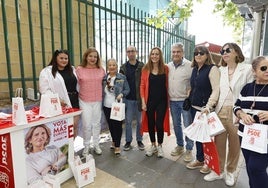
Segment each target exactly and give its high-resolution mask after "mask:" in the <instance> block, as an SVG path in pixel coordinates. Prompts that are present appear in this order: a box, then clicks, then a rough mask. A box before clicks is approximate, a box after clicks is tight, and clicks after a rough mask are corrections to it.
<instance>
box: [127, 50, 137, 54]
mask: <svg viewBox="0 0 268 188" xmlns="http://www.w3.org/2000/svg"><path fill="white" fill-rule="evenodd" d="M134 52H136V51H135V50H128V51H127V53H134Z"/></svg>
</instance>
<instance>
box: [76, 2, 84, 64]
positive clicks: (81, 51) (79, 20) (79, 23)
mask: <svg viewBox="0 0 268 188" xmlns="http://www.w3.org/2000/svg"><path fill="white" fill-rule="evenodd" d="M77 8H78V11H77V14H78V15H77V16H78V27H79V28H78V37H79V55H80V56H79V57H80V61H79V62H81V61H82V53H83V49H82V31H81V24H82V23H81V3H80V1H77Z"/></svg>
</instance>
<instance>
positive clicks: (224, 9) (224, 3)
mask: <svg viewBox="0 0 268 188" xmlns="http://www.w3.org/2000/svg"><path fill="white" fill-rule="evenodd" d="M214 1H215V2H216V5H215V7H214V10H213V13H220V14H221V16H222V17H223V23H224V24H226V25H228V26H231V27H232V28H233V31H234V32H233V35H234V38H235V40H236V41H237V42H241V33H243V24H244V19H243V17H242V16H241V15H240V12H239V10H238V8H237V5H235V4H234V3H232V2H230V1H228V0H214Z"/></svg>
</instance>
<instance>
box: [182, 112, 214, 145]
mask: <svg viewBox="0 0 268 188" xmlns="http://www.w3.org/2000/svg"><path fill="white" fill-rule="evenodd" d="M183 132H184V134H185V135H186V136H187V137H188V138H190V139H191V140H193V141H198V142H202V143H204V142H211V138H210V135H209V134H210V132H209V125H208V120H207V116H206V115H205V114H201V113H200V112H196V114H195V117H194V121H193V123H192V124H191V125H189V126H188V127H186V128H185V129H184V130H183Z"/></svg>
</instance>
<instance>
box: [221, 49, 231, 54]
mask: <svg viewBox="0 0 268 188" xmlns="http://www.w3.org/2000/svg"><path fill="white" fill-rule="evenodd" d="M231 51H232V49H231V48H226V49H225V50H224V49H222V50H221V51H220V54H221V55H223V54H224V53H225V52H226V53H227V54H229V53H231Z"/></svg>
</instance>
